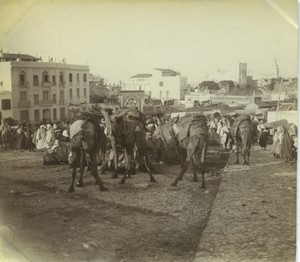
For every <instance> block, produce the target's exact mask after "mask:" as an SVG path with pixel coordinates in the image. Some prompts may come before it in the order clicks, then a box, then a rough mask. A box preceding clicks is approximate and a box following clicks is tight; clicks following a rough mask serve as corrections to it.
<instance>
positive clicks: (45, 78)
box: [43, 71, 49, 83]
mask: <svg viewBox="0 0 300 262" xmlns="http://www.w3.org/2000/svg"><path fill="white" fill-rule="evenodd" d="M43 83H49V76H48V72H46V71H44V72H43Z"/></svg>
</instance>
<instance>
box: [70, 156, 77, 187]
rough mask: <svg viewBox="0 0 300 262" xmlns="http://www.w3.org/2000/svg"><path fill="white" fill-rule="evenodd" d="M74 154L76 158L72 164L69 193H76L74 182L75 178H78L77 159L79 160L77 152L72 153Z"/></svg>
mask: <svg viewBox="0 0 300 262" xmlns="http://www.w3.org/2000/svg"><path fill="white" fill-rule="evenodd" d="M72 154H75V157H74V158H73V163H72V168H73V169H72V183H71V185H70V187H69V190H68V192H74V191H75V189H74V181H75V178H76V158H77V152H75V151H72Z"/></svg>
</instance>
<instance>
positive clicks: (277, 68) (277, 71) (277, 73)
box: [275, 57, 282, 121]
mask: <svg viewBox="0 0 300 262" xmlns="http://www.w3.org/2000/svg"><path fill="white" fill-rule="evenodd" d="M275 66H276V76H277V79H279V67H278V63H277V59H276V57H275ZM281 84H282V79H280V84H279V94H278V101H277V110H276V111H277V114H276V120H277V121H278V114H279V103H280V95H281Z"/></svg>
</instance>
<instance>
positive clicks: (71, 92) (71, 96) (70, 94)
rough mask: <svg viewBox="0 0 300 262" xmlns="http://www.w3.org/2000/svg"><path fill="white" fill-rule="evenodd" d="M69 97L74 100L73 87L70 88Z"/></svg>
mask: <svg viewBox="0 0 300 262" xmlns="http://www.w3.org/2000/svg"><path fill="white" fill-rule="evenodd" d="M69 98H70V99H71V100H72V98H73V90H72V89H70V90H69Z"/></svg>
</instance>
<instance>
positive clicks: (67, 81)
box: [0, 52, 90, 123]
mask: <svg viewBox="0 0 300 262" xmlns="http://www.w3.org/2000/svg"><path fill="white" fill-rule="evenodd" d="M88 79H89V67H88V66H86V65H70V64H67V63H56V62H52V61H50V62H42V61H41V59H38V58H35V57H33V56H28V55H23V54H9V53H3V52H0V83H1V86H0V100H3V98H4V96H3V94H4V92H10V93H11V102H10V105H11V109H10V110H11V113H10V114H11V117H12V118H14V119H15V120H18V121H21V122H22V121H28V122H31V123H38V122H40V121H42V120H43V121H48V122H49V121H60V120H64V119H65V118H67V117H68V105H69V104H73V105H74V104H80V103H89V100H90V98H89V81H88ZM1 87H2V92H1ZM7 100H8V98H5V101H6V102H4V104H5V106H6V108H7V106H8V104H9V102H7ZM1 103H2V105H1V106H2V108H1V111H3V112H4V111H5V110H4V109H3V101H1Z"/></svg>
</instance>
